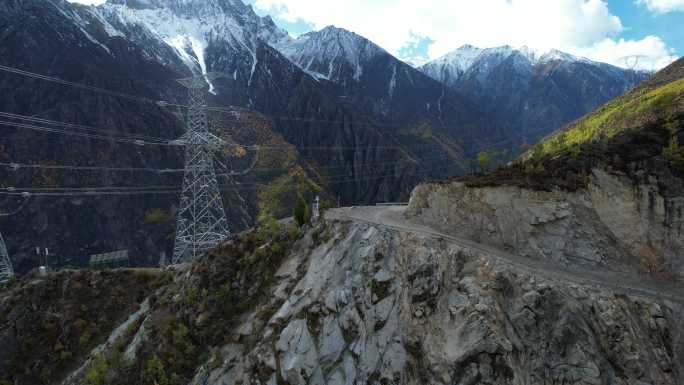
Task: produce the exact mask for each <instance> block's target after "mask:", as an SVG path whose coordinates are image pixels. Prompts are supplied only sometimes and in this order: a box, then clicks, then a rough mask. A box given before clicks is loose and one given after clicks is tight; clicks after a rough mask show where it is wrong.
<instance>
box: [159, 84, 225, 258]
mask: <svg viewBox="0 0 684 385" xmlns="http://www.w3.org/2000/svg"><path fill="white" fill-rule="evenodd" d="M211 78H214V77H212V75H203V76H199V77H193V78H187V79H182V80H179V82H180V83H181V84H183V85H184V86H185V87H187V88H188V90H189V94H190V104H189V108H188V116H187V129H188V130H187V132H186V133H185V134H184V135H183V136H182V137H181V138H180V139H178V140H176V141H175V143H177V144H182V145H184V146H185V174H184V179H183V188H182V190H181V197H180V206H179V211H178V217H177V223H176V241H175V245H174V251H173V258H172V263H173V264H178V263H184V262H190V261H192V260H193V259H195V258H196V257H198V256H199V255H201V254H202V253H204V252H206V251H207V250H209V249H211V248H213V247H215V246H216V245H217V244H218V243H219V242H221V241H222V240H224V239H226V238H227V237H228V236H230V230H229V228H228V220H227V219H226V212H225V210H224V208H223V199H222V197H221V193H220V190H219V187H218V181H217V179H216V171H215V168H214V160H213V159H214V156H213V155H214V152H215V151H217V150H218V149H219V148H220V147H221V146H222V145H224V141H223V140H222V139H221V138H219V137H217V136H215V135H212V134H211V133H210V132H209V124H208V121H207V115H206V89H207V87H208V83H209V82H210V81H211Z"/></svg>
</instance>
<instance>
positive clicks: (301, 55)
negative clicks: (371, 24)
mask: <svg viewBox="0 0 684 385" xmlns="http://www.w3.org/2000/svg"><path fill="white" fill-rule="evenodd" d="M272 45H273V46H274V48H276V49H278V50H279V51H280V52H281V53H283V54H284V55H285V56H287V57H288V58H289V59H290V60H292V61H293V62H295V63H297V64H298V65H299V66H300V67H301V68H302V69H304V70H305V71H307V72H308V73H310V74H311V75H313V76H314V77H316V78H318V79H326V80H330V81H333V82H344V81H345V80H346V75H347V74H346V73H345V71H344V70H345V67H350V68H351V69H352V72H353V74H352V78H353V79H354V80H356V81H359V80H360V79H361V76H362V75H363V66H364V65H365V64H366V63H368V62H369V61H371V60H373V59H374V58H376V57H377V56H379V55H386V54H387V52H385V50H383V49H382V48H380V47H378V46H377V45H375V44H373V43H372V42H371V41H369V40H367V39H365V38H363V37H361V36H359V35H357V34H355V33H353V32H349V31H346V30H344V29H341V28H335V27H333V26H329V27H326V28H324V29H322V30H320V31H317V32H309V33H307V34H304V35H301V36H300V37H299V38H297V39H290V40H285V39H283V40H279V41H276V42H275V44H272Z"/></svg>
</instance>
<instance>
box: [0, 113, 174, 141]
mask: <svg viewBox="0 0 684 385" xmlns="http://www.w3.org/2000/svg"><path fill="white" fill-rule="evenodd" d="M0 117H4V118H10V119H18V120H24V121H29V122H32V123H37V124H47V125H54V126H60V127H65V128H75V129H79V130H84V131H90V132H96V133H103V134H115V135H119V132H117V131H115V130H104V129H100V128H96V127H93V126H86V125H83V124H74V123H66V122H60V121H56V120H48V119H41V118H36V117H35V116H27V115H20V114H13V113H9V112H0ZM129 137H130V138H131V139H142V140H149V141H158V142H168V141H169V140H168V139H165V138H158V137H152V136H146V135H137V134H133V135H130V136H129Z"/></svg>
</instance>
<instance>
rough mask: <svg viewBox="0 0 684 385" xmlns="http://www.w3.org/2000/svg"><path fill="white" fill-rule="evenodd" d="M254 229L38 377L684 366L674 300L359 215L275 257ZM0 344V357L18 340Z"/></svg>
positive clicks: (293, 376) (543, 376) (547, 372)
mask: <svg viewBox="0 0 684 385" xmlns="http://www.w3.org/2000/svg"><path fill="white" fill-rule="evenodd" d="M542 211H543V210H542ZM551 212H554V211H543V212H541V211H540V214H539V216H540V217H541V216H543V215H547V217H548V216H549V215H555V214H550V213H551ZM276 238H278V237H276ZM250 239H251V241H250ZM257 239H259V237H258V236H257V238H254V237H251V236H249V235H248V236H246V237H243V238H242V240H241V239H240V238H236V239H234V240H233V242H234V243H233V244H231V245H226V246H225V249H224V250H218V251H216V252H212V253H211V255H209V256H207V257H205V258H202V259H201V260H199V261H197V263H195V264H194V265H193V266H185V267H181V268H179V269H177V270H176V275H175V279H173V280H172V281H171V280H167V283H166V285H165V286H163V287H161V288H160V289H159V290H157V291H156V293H155V294H154V295H152V296H150V307H149V308H148V307H147V306H146V305H144V306H142V307H141V308H140V309H138V310H135V311H132V312H131V314H132V316H131V317H128V320H127V321H126V322H124V323H122V324H112V323H111V322H110V323H108V324H107V325H106V326H107V327H106V328H104V329H103V330H102V332H103V333H104V335H107V334H109V333H110V331H112V330H114V331H113V332H111V334H110V337H109V338H108V341H109V342H107V343H105V344H102V345H99V346H98V347H97V348H96V349H95V352H98V354H96V355H95V356H94V357H95V358H92V357H91V358H90V359H89V358H88V357H82V362H83V365H81V364H80V363H79V362H80V361H79V362H73V365H71V366H72V367H74V368H78V369H77V370H75V371H73V372H70V373H71V374H70V375H69V376H68V377H64V374H63V373H54V374H52V375H48V376H47V377H46V380H48V382H46V383H61V382H62V381H61V379H62V378H67V381H65V382H64V383H68V384H73V385H77V384H86V383H88V381H89V380H88V381H87V380H86V379H85V378H84V373H88V375H86V377H88V376H91V377H94V378H95V377H96V378H99V379H105V381H108V382H106V383H111V384H117V385H118V384H127V383H136V384H141V385H148V384H149V385H152V384H155V383H157V384H161V383H168V384H192V385H227V384H293V385H294V384H302V385H303V384H376V383H380V384H540V385H541V384H568V383H573V384H605V385H609V384H620V385H642V384H663V385H665V384H672V385H675V384H681V381H682V376H683V375H684V344H683V342H684V341H683V340H682V338H683V337H684V324H682V322H681V321H680V320H681V317H682V316H684V307H683V304H684V300H679V299H677V298H681V296H679V297H672V296H670V298H671V299H670V300H664V299H662V298H658V296H657V295H656V296H654V297H649V296H648V295H644V294H643V293H642V295H641V296H633V295H631V294H630V293H629V292H628V291H625V290H623V289H621V288H610V289H609V286H604V285H602V284H596V283H594V284H589V283H582V282H580V281H581V280H576V281H574V279H575V278H572V276H570V275H559V274H549V275H548V276H547V275H545V274H539V273H537V272H534V271H532V270H530V269H526V268H524V267H516V266H517V265H514V264H511V263H508V262H507V261H505V260H502V259H499V258H495V257H494V256H493V255H492V254H491V253H487V252H483V251H482V250H481V249H477V248H472V247H468V246H462V245H458V244H456V243H451V242H450V241H448V240H445V239H443V238H440V237H435V236H430V235H420V234H419V233H404V232H398V231H396V230H392V229H388V228H382V227H380V226H376V225H371V224H364V223H359V222H346V221H338V220H331V221H328V222H327V223H325V224H319V225H317V226H316V227H314V228H313V229H310V230H309V231H307V232H305V233H304V234H303V235H302V236H298V237H297V239H298V240H296V241H293V242H294V243H292V244H289V245H290V246H287V248H286V250H287V252H286V253H283V249H280V248H275V243H273V241H267V243H266V244H265V245H263V246H259V242H261V241H258V242H257V244H252V245H249V242H254V241H255V240H257ZM278 239H281V240H282V238H278ZM291 239H294V238H291ZM269 245H270V246H269ZM269 247H270V251H269ZM241 250H242V251H241ZM250 250H251V251H250ZM242 252H244V253H243V254H242V255H240V254H241V253H242ZM276 254H277V256H276ZM255 266H257V268H256V269H255ZM266 266H268V267H266ZM226 273H227V274H226ZM207 285H208V286H207ZM209 289H211V290H209ZM120 319H121V320H125V319H126V317H121V318H120ZM130 322H133V323H134V324H135V326H136V328H131V327H127V325H128V323H130ZM117 325H121V326H118V327H117ZM124 329H126V330H127V332H126V333H125V335H124V336H121V333H120V332H119V331H120V330H124ZM136 329H137V331H136ZM8 331H9V329H7V330H5V331H3V333H5V334H7V332H8ZM8 335H9V334H8ZM55 338H56V337H55ZM6 342H8V343H9V344H10V345H3V347H0V353H3V354H7V350H6V349H7V348H6V347H5V346H11V345H12V344H14V345H16V344H20V343H21V342H20V341H11V340H7V341H6ZM112 342H113V343H112ZM159 344H161V346H164V348H162V349H161V350H159V349H158V347H159V346H160V345H159ZM167 349H171V350H172V352H169V351H167ZM11 352H12V351H11V350H10V357H9V358H10V359H16V356H13V355H12V354H13V353H11ZM136 352H137V354H136ZM102 360H106V361H102ZM124 360H125V361H124ZM131 360H133V361H131ZM101 362H102V363H101ZM122 363H125V364H123V365H122ZM188 365H191V366H188ZM193 377H194V378H193ZM20 383H23V382H20Z"/></svg>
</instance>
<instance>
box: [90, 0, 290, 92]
mask: <svg viewBox="0 0 684 385" xmlns="http://www.w3.org/2000/svg"><path fill="white" fill-rule="evenodd" d="M97 11H98V12H99V13H100V14H102V16H103V18H105V19H107V20H108V21H109V23H110V24H112V25H114V26H115V28H118V29H120V30H121V31H124V32H123V33H122V34H124V35H125V36H126V37H127V38H128V39H130V40H132V41H137V42H139V43H142V44H141V45H142V46H148V47H149V46H150V44H149V42H150V41H157V42H158V45H159V46H165V47H166V48H167V49H170V50H171V52H173V53H174V54H175V56H176V57H177V59H180V62H181V63H183V65H185V66H186V67H187V68H188V69H189V70H190V72H192V73H194V74H205V75H206V74H207V72H208V71H211V70H212V68H211V66H212V63H208V62H207V61H206V60H205V57H207V56H209V55H208V54H207V50H208V49H209V48H210V45H212V44H218V45H220V46H222V47H227V48H225V49H226V50H229V51H230V52H231V56H234V57H237V56H242V55H246V56H248V57H249V58H250V59H249V60H250V61H251V67H252V75H253V72H254V68H255V67H256V63H257V59H256V58H257V55H256V50H257V46H258V44H259V43H260V42H262V41H265V42H278V41H281V40H289V39H290V37H289V35H288V34H287V32H285V31H284V30H282V29H280V28H278V27H277V26H276V25H275V23H274V22H273V20H272V19H271V18H270V17H259V16H258V15H257V14H256V13H255V12H254V10H253V9H252V7H251V6H248V5H245V4H244V3H243V2H242V1H241V0H108V2H107V3H105V4H103V5H101V6H99V7H97ZM140 31H143V32H140ZM150 56H156V57H157V58H158V59H159V58H160V56H163V55H157V54H154V53H150ZM161 61H164V60H161ZM207 83H209V87H210V91H213V85H212V84H211V83H210V82H209V81H208V80H207ZM250 83H251V75H250Z"/></svg>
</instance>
